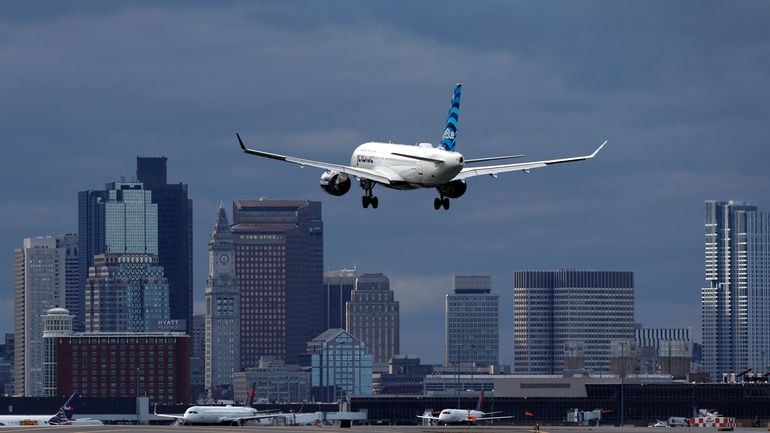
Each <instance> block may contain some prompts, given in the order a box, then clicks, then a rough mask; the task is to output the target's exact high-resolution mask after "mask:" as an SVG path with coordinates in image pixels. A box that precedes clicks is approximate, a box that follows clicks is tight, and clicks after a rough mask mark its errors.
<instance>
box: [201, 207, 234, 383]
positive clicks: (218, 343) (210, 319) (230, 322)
mask: <svg viewBox="0 0 770 433" xmlns="http://www.w3.org/2000/svg"><path fill="white" fill-rule="evenodd" d="M205 297H206V299H205V300H206V312H205V317H206V351H205V353H206V355H205V356H206V362H205V369H206V370H205V371H206V377H205V382H204V383H205V387H206V389H207V390H214V389H220V390H225V389H226V390H232V386H233V373H235V372H236V371H240V367H241V294H240V292H239V290H238V280H237V278H236V275H235V244H234V243H233V235H232V233H231V232H230V223H228V221H227V214H226V213H225V209H224V208H223V207H221V206H220V207H219V212H218V214H217V220H216V222H215V223H214V230H213V231H212V232H211V237H210V238H209V276H208V280H207V281H206V291H205Z"/></svg>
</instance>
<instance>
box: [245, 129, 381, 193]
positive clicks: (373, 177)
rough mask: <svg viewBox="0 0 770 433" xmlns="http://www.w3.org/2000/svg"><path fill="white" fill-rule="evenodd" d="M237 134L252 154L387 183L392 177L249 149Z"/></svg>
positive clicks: (375, 172) (371, 171) (372, 171)
mask: <svg viewBox="0 0 770 433" xmlns="http://www.w3.org/2000/svg"><path fill="white" fill-rule="evenodd" d="M235 135H236V136H237V137H238V142H239V143H240V144H241V149H243V151H244V152H246V153H248V154H250V155H255V156H261V157H263V158H270V159H277V160H279V161H285V162H290V163H292V164H297V165H299V166H300V167H304V166H306V165H307V166H310V167H316V168H321V169H323V170H332V171H336V172H338V173H345V174H348V175H351V176H355V177H359V178H364V179H369V180H373V181H375V182H379V183H382V184H386V185H389V184H390V179H389V178H388V177H387V176H384V175H383V174H381V173H379V172H377V171H375V170H369V169H366V168H359V167H351V166H349V165H340V164H332V163H329V162H321V161H313V160H312V159H303V158H295V157H293V156H287V155H279V154H277V153H270V152H264V151H261V150H254V149H249V148H247V147H246V145H244V144H243V140H241V135H240V134H238V133H236V134H235Z"/></svg>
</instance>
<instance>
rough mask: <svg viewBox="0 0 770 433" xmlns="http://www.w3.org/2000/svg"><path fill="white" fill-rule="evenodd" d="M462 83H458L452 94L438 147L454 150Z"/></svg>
mask: <svg viewBox="0 0 770 433" xmlns="http://www.w3.org/2000/svg"><path fill="white" fill-rule="evenodd" d="M462 87H463V85H462V84H460V83H458V84H457V85H456V86H455V91H454V94H453V95H452V105H451V106H450V107H449V117H448V118H447V120H446V127H445V128H444V134H443V135H442V136H441V145H440V146H439V147H440V148H442V149H444V150H449V151H452V152H454V150H455V138H456V137H457V123H458V122H459V117H460V92H461V91H462Z"/></svg>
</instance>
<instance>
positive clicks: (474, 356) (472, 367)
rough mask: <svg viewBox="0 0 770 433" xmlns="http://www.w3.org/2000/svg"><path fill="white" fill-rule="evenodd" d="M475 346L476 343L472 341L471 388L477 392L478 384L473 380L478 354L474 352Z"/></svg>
mask: <svg viewBox="0 0 770 433" xmlns="http://www.w3.org/2000/svg"><path fill="white" fill-rule="evenodd" d="M474 348H475V346H474V344H473V343H471V389H472V390H473V392H476V384H475V383H474V382H473V370H475V369H476V360H475V359H476V355H475V354H474V352H473V350H474Z"/></svg>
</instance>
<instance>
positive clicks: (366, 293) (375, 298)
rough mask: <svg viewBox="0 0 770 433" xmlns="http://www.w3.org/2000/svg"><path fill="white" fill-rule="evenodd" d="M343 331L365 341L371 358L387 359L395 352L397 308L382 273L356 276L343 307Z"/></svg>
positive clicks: (387, 280) (376, 359) (396, 349)
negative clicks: (345, 328)
mask: <svg viewBox="0 0 770 433" xmlns="http://www.w3.org/2000/svg"><path fill="white" fill-rule="evenodd" d="M345 317H346V319H345V321H346V322H347V326H348V328H347V331H348V332H349V333H351V334H352V335H354V336H355V337H356V338H358V339H359V340H361V341H362V342H363V343H364V344H365V345H366V350H367V353H371V354H372V355H374V362H377V363H387V362H388V361H389V360H390V358H392V357H393V356H394V355H397V354H398V353H399V345H400V334H399V326H400V321H399V308H398V301H396V300H394V298H393V291H392V290H390V280H389V279H388V277H386V276H385V275H383V274H363V275H361V276H360V277H358V278H356V289H355V290H353V292H352V293H351V298H350V302H348V303H347V306H346V309H345Z"/></svg>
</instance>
